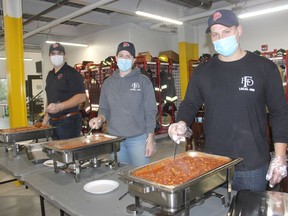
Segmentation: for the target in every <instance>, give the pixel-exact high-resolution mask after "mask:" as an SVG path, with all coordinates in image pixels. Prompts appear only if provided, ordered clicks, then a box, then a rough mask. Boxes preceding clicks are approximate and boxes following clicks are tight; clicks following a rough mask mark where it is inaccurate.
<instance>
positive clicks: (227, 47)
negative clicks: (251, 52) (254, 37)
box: [213, 35, 239, 57]
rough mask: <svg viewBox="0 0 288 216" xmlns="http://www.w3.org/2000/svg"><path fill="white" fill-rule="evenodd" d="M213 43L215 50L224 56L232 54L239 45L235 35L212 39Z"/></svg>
mask: <svg viewBox="0 0 288 216" xmlns="http://www.w3.org/2000/svg"><path fill="white" fill-rule="evenodd" d="M213 45H214V49H215V50H216V52H218V53H219V54H221V55H223V56H226V57H228V56H231V55H233V54H234V53H235V52H236V50H237V49H238V46H239V44H238V43H237V41H236V37H235V35H231V36H229V37H226V38H223V39H220V40H217V41H214V42H213Z"/></svg>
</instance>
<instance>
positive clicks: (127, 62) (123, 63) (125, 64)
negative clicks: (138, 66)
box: [117, 58, 132, 72]
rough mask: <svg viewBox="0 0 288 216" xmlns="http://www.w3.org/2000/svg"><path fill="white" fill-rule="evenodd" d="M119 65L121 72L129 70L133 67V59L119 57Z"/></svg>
mask: <svg viewBox="0 0 288 216" xmlns="http://www.w3.org/2000/svg"><path fill="white" fill-rule="evenodd" d="M117 66H118V68H119V70H120V71H121V72H128V71H129V69H131V68H132V60H131V59H121V58H118V60H117Z"/></svg>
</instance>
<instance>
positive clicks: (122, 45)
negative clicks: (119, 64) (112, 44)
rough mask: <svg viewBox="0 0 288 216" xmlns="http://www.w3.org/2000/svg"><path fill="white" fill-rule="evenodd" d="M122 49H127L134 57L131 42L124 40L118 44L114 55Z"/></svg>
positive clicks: (133, 48)
mask: <svg viewBox="0 0 288 216" xmlns="http://www.w3.org/2000/svg"><path fill="white" fill-rule="evenodd" d="M122 50H126V51H128V52H129V53H130V54H131V55H132V56H133V57H134V58H135V47H134V45H133V44H132V43H130V42H127V41H124V42H121V43H120V44H119V45H118V48H117V52H116V55H118V53H119V52H120V51H122Z"/></svg>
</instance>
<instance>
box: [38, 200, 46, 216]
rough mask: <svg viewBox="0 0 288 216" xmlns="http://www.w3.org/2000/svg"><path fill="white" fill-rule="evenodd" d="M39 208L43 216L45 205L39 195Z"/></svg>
mask: <svg viewBox="0 0 288 216" xmlns="http://www.w3.org/2000/svg"><path fill="white" fill-rule="evenodd" d="M39 197H40V207H41V215H42V216H45V204H44V198H43V197H42V196H41V195H40V196H39Z"/></svg>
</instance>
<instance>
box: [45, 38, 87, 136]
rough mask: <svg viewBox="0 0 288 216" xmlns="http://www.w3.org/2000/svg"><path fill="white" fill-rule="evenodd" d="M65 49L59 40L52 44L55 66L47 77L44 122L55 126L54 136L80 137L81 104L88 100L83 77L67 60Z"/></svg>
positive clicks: (51, 58)
mask: <svg viewBox="0 0 288 216" xmlns="http://www.w3.org/2000/svg"><path fill="white" fill-rule="evenodd" d="M65 54H66V53H65V49H64V47H63V46H62V44H60V43H53V44H51V45H50V47H49V57H50V61H51V63H52V65H53V69H52V70H51V71H49V73H48V75H47V78H46V87H45V90H46V94H47V104H48V105H47V107H46V110H45V116H44V118H43V122H42V124H44V125H45V124H50V125H51V126H53V127H55V129H54V130H53V136H52V139H54V140H58V139H69V138H74V137H79V136H80V134H81V128H82V117H81V114H80V112H79V105H80V104H81V103H83V102H84V101H85V99H86V94H85V86H84V78H83V77H82V75H81V74H80V73H79V72H78V71H77V70H76V69H74V68H73V67H71V66H69V65H68V64H67V63H66V62H65Z"/></svg>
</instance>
